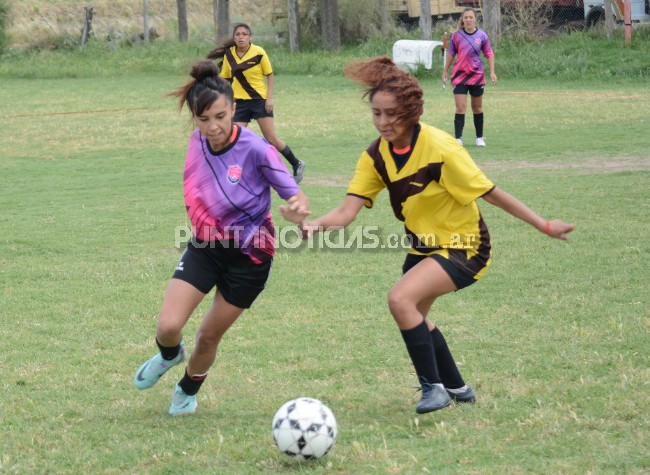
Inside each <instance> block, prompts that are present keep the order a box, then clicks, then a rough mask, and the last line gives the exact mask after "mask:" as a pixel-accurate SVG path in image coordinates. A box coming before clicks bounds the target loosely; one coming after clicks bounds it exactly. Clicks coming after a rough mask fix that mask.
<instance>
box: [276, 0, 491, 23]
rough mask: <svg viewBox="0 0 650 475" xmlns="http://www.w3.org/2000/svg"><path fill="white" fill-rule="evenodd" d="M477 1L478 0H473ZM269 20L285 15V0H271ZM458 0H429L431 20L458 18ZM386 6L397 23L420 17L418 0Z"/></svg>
mask: <svg viewBox="0 0 650 475" xmlns="http://www.w3.org/2000/svg"><path fill="white" fill-rule="evenodd" d="M475 1H477V2H478V0H475ZM270 3H271V11H272V15H271V22H272V23H275V21H276V20H277V19H279V18H286V17H287V2H286V0H271V2H270ZM458 3H460V2H458V0H430V1H429V4H430V5H431V22H432V23H434V24H435V22H436V21H441V20H447V19H449V18H453V19H454V20H456V19H458V18H460V15H461V13H462V12H463V9H464V8H465V7H464V6H459V5H458ZM386 6H387V8H388V13H390V14H392V15H393V16H394V17H395V20H396V21H397V23H398V24H399V25H402V26H406V27H407V28H408V27H413V28H416V27H417V23H418V19H419V18H420V0H387V1H386Z"/></svg>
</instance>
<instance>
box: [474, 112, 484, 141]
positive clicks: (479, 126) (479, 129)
mask: <svg viewBox="0 0 650 475" xmlns="http://www.w3.org/2000/svg"><path fill="white" fill-rule="evenodd" d="M474 128H476V137H477V138H478V137H483V112H481V113H480V114H474Z"/></svg>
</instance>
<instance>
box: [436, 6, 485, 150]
mask: <svg viewBox="0 0 650 475" xmlns="http://www.w3.org/2000/svg"><path fill="white" fill-rule="evenodd" d="M481 53H483V55H484V56H485V57H486V58H487V60H488V65H489V66H490V79H491V80H492V83H493V84H496V83H497V75H496V74H495V72H494V52H493V51H492V47H491V46H490V39H489V38H488V35H487V34H486V33H485V32H484V31H483V30H480V29H478V28H477V27H476V10H474V9H473V8H466V9H465V10H463V13H462V15H461V17H460V20H458V28H457V29H456V31H455V32H454V34H453V35H451V41H450V42H449V50H448V56H447V62H446V63H445V68H444V70H443V72H442V83H443V84H445V83H446V82H447V74H448V71H449V67H450V66H451V63H452V62H453V61H454V57H456V64H454V68H453V70H452V73H451V85H452V86H453V87H454V101H455V103H456V115H455V116H454V131H455V133H456V140H457V141H458V143H459V144H461V145H462V144H463V128H464V127H465V111H466V110H467V93H468V92H469V95H470V96H471V98H472V99H471V105H472V113H473V115H474V128H475V129H476V146H477V147H485V138H484V137H483V91H484V88H485V83H486V80H485V72H484V70H483V62H482V61H481Z"/></svg>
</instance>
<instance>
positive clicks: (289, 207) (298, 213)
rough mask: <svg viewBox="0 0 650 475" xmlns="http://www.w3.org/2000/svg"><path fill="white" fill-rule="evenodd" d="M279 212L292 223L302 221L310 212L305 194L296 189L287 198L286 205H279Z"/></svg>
mask: <svg viewBox="0 0 650 475" xmlns="http://www.w3.org/2000/svg"><path fill="white" fill-rule="evenodd" d="M280 212H281V213H282V216H283V217H284V219H286V220H287V221H291V222H292V223H294V224H300V223H302V222H303V221H304V220H305V218H306V217H307V216H309V215H310V214H311V211H309V200H308V199H307V195H306V194H305V193H304V192H303V191H302V190H300V191H298V193H296V194H295V195H293V196H292V197H291V198H289V199H288V200H287V204H286V205H282V206H280Z"/></svg>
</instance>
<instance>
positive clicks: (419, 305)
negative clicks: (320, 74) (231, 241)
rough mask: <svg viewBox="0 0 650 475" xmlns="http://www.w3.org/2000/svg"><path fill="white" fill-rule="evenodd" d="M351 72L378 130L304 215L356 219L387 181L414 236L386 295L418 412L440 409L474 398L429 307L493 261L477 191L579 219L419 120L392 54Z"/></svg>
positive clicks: (326, 220) (553, 229)
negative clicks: (519, 189) (339, 188)
mask: <svg viewBox="0 0 650 475" xmlns="http://www.w3.org/2000/svg"><path fill="white" fill-rule="evenodd" d="M345 73H346V76H348V77H349V78H351V79H353V80H356V81H357V82H359V83H361V84H362V85H363V86H365V88H366V93H365V95H364V97H368V98H369V99H370V104H371V111H372V119H373V123H374V125H375V127H376V129H377V130H378V131H379V134H380V137H379V138H378V139H376V140H375V141H374V142H372V143H371V144H370V146H369V147H368V148H367V149H366V150H365V151H364V152H362V154H361V157H360V158H359V161H358V162H357V167H356V170H355V173H354V176H353V178H352V181H351V182H350V185H349V187H348V193H347V195H346V197H345V198H344V199H343V202H342V203H341V204H340V205H339V206H338V207H336V208H334V209H333V210H331V211H330V212H328V213H327V214H325V215H323V216H321V217H319V218H317V219H314V220H311V221H306V222H304V223H302V224H301V228H302V230H303V235H305V234H306V235H309V234H313V233H315V232H318V231H323V230H328V229H332V228H334V229H340V228H341V227H344V226H347V225H349V224H350V223H352V222H353V221H354V219H355V218H356V216H357V214H358V213H359V212H360V211H361V209H362V208H363V207H364V205H365V206H366V207H367V208H371V207H372V206H373V204H374V202H375V199H376V197H377V194H378V193H379V192H380V191H381V190H382V189H384V188H386V189H388V193H389V197H390V203H391V205H392V209H393V213H394V214H395V217H396V218H397V219H399V220H400V221H403V222H404V229H405V232H406V234H407V235H408V236H410V242H411V244H412V248H411V249H410V250H409V252H408V254H407V256H406V260H405V261H404V265H403V267H402V270H403V276H402V277H401V278H400V279H399V280H398V281H397V283H396V284H395V285H394V286H393V288H392V289H391V290H390V292H389V294H388V307H389V309H390V312H391V314H392V316H393V318H394V319H395V322H396V323H397V326H398V327H399V329H400V331H401V334H402V337H403V339H404V343H405V345H406V348H407V350H408V353H409V356H410V357H411V361H412V363H413V366H414V367H415V372H416V374H417V376H418V378H419V382H420V384H421V389H422V397H421V399H420V401H419V402H418V404H417V406H416V411H417V412H418V413H426V412H431V411H435V410H437V409H441V408H443V407H446V406H448V405H449V404H451V401H452V399H454V400H456V401H459V402H472V401H474V399H475V396H474V391H473V390H472V388H471V387H469V386H467V385H466V384H465V381H464V380H463V378H462V376H461V374H460V372H459V371H458V368H457V366H456V363H455V361H454V358H453V357H452V355H451V352H450V351H449V348H448V346H447V343H446V341H445V338H444V337H443V335H442V333H440V330H439V329H438V328H437V326H435V325H434V324H433V322H431V320H429V318H428V314H429V310H430V309H431V306H432V304H433V303H434V301H435V300H436V299H437V298H438V297H440V296H442V295H445V294H447V293H449V292H454V291H456V290H459V289H462V288H464V287H467V286H468V285H471V284H473V283H474V282H476V281H477V280H479V279H480V278H481V277H482V276H483V275H484V274H485V271H486V270H487V268H488V266H489V265H490V259H491V244H490V234H489V232H488V228H487V225H486V223H485V222H484V220H483V217H482V216H481V212H480V210H479V207H478V205H477V200H478V199H479V198H482V199H483V200H485V201H487V202H488V203H490V204H492V205H494V206H497V207H499V208H502V209H503V210H504V211H506V212H508V213H510V214H511V215H513V216H515V217H517V218H519V219H521V220H523V221H525V222H527V223H529V224H531V225H532V226H534V227H535V228H537V229H538V230H540V231H541V232H544V233H545V234H547V235H548V236H550V237H553V238H557V239H564V240H565V239H567V234H568V233H569V232H571V231H572V230H573V225H572V224H567V223H565V222H563V221H561V220H557V219H556V220H553V221H547V220H545V219H544V218H542V217H540V216H539V215H537V214H536V213H535V212H534V211H532V210H530V209H529V208H528V207H526V206H525V205H524V204H523V203H521V202H520V201H519V200H517V199H516V198H514V197H513V196H511V195H509V194H508V193H506V192H504V191H502V190H500V189H499V188H497V187H496V186H494V184H493V183H492V182H491V181H490V180H489V179H488V178H487V177H486V176H485V175H484V174H483V172H482V171H481V170H480V169H479V168H478V167H477V166H476V164H475V163H474V161H473V160H472V159H471V157H470V156H469V154H468V153H467V150H465V149H464V148H463V147H462V146H460V145H459V144H458V143H457V142H456V141H455V140H454V138H453V137H452V136H451V135H449V134H447V133H446V132H443V131H442V130H439V129H436V128H434V127H431V126H429V125H427V124H424V123H421V122H420V121H419V120H420V116H421V115H422V112H423V105H424V101H423V92H422V89H421V88H420V86H419V84H418V82H417V80H416V79H415V78H414V77H413V76H411V75H410V74H408V73H406V72H404V71H402V70H400V69H399V68H397V67H396V66H395V64H394V63H393V62H392V61H391V59H390V58H388V57H378V58H374V59H371V60H367V61H363V62H359V63H354V64H351V65H348V66H347V67H346V69H345ZM280 209H281V210H283V208H282V207H280ZM289 216H290V215H288V217H289Z"/></svg>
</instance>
